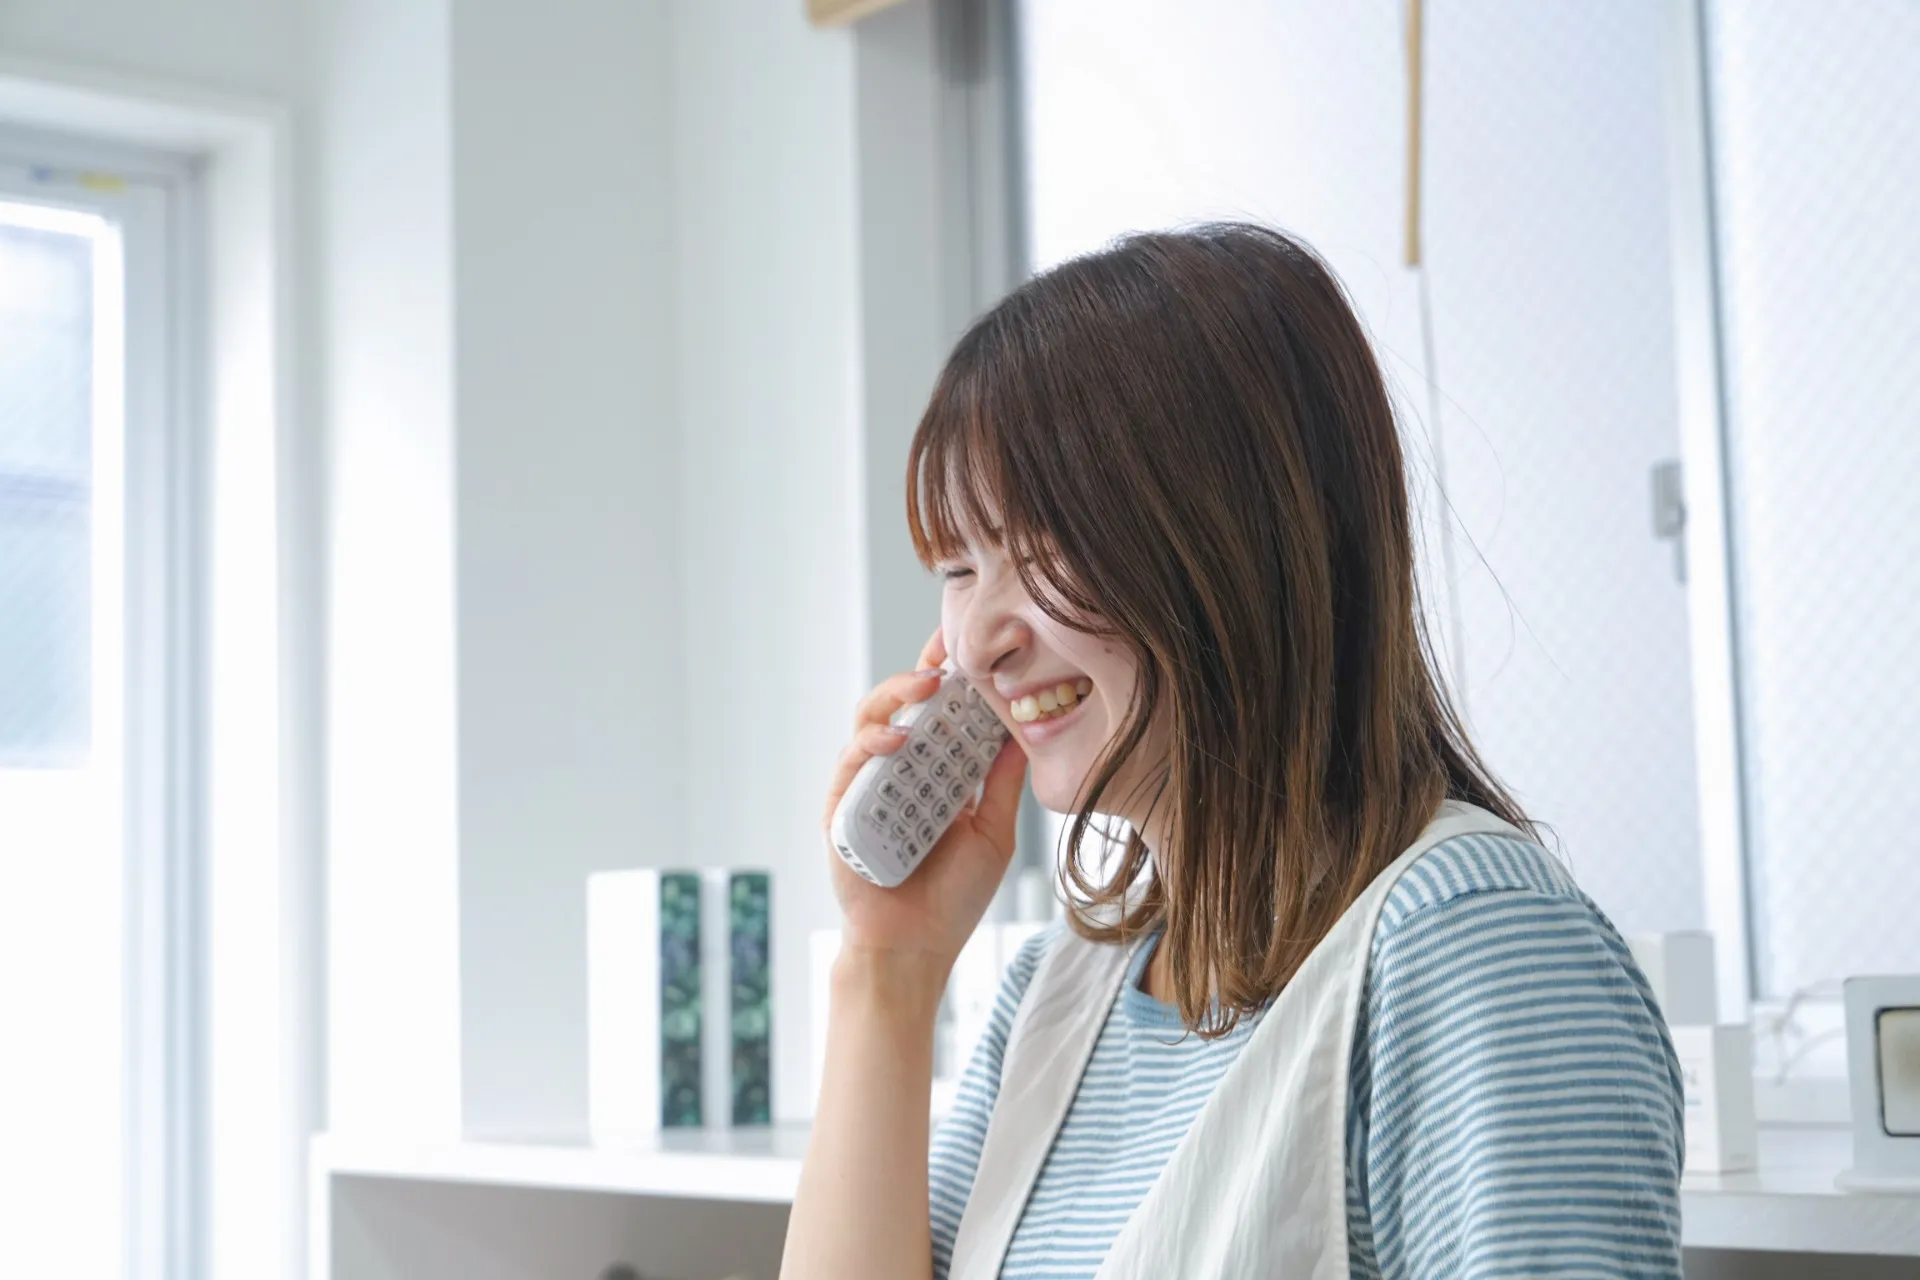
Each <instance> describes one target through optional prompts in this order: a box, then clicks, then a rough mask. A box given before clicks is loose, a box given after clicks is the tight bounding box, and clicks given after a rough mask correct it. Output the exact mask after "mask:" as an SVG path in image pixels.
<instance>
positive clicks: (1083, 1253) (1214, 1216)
mask: <svg viewBox="0 0 1920 1280" xmlns="http://www.w3.org/2000/svg"><path fill="white" fill-rule="evenodd" d="M908 520H909V523H910V525H911V527H912V532H913V537H914V541H915V545H916V546H917V548H918V549H919V552H920V555H921V558H922V559H923V560H924V561H926V562H927V563H929V564H930V565H932V566H934V567H936V568H937V569H938V571H939V572H940V573H941V574H942V575H943V576H944V578H945V588H944V598H943V602H942V606H941V622H940V630H939V631H938V632H937V633H936V634H935V636H934V638H933V640H932V641H930V642H929V644H928V647H927V649H926V650H925V652H923V653H922V655H921V664H920V665H921V667H922V670H919V671H916V672H914V673H912V674H904V675H898V676H894V677H892V678H891V679H888V680H886V681H884V682H882V683H881V684H880V685H878V686H877V687H876V688H875V689H874V690H873V691H872V692H871V693H870V694H869V695H868V696H867V697H866V698H865V699H864V700H863V701H862V702H861V703H860V705H859V707H858V709H857V711H856V714H855V732H854V738H853V742H852V744H851V745H850V746H849V747H848V748H847V751H846V753H845V754H844V755H843V756H842V758H841V759H840V761H839V764H838V768H837V771H836V773H835V775H834V778H833V780H832V783H831V785H830V787H829V795H828V798H827V812H828V814H829V815H831V813H832V810H833V806H834V804H835V803H836V802H837V801H838V799H839V796H840V794H841V793H842V792H843V791H844V790H845V789H846V786H847V784H848V783H849V781H850V780H851V778H852V776H853V774H854V772H855V771H856V770H857V769H858V768H859V767H860V765H861V764H862V763H864V762H865V761H866V760H867V759H868V758H869V757H870V756H872V755H875V754H884V753H886V752H888V751H891V750H894V749H896V748H897V746H898V745H899V741H900V735H899V734H898V733H897V732H896V731H894V730H892V729H891V728H890V727H889V725H888V719H889V717H890V716H891V715H892V713H893V712H894V711H896V710H897V709H898V708H899V707H901V706H902V705H904V704H906V703H909V702H912V701H915V700H918V699H922V698H925V697H926V696H928V694H929V693H930V692H931V691H932V690H933V688H934V687H935V686H936V684H937V677H938V671H937V670H934V669H933V668H935V666H936V664H939V663H942V662H945V661H949V660H950V661H951V662H953V663H954V664H956V665H957V666H958V667H959V669H961V670H962V671H963V672H964V673H965V674H966V675H967V676H968V677H969V678H970V679H971V680H972V682H973V683H974V685H975V686H976V687H977V688H978V689H979V690H980V691H981V692H982V693H983V694H984V695H985V696H986V697H987V699H988V701H989V702H990V703H991V704H992V705H993V706H994V707H995V708H996V710H998V711H999V713H1000V714H1001V716H1002V718H1003V720H1005V722H1006V723H1007V726H1008V728H1009V729H1010V730H1011V731H1012V733H1013V734H1014V740H1013V742H1011V743H1010V744H1009V745H1008V746H1007V747H1006V749H1005V750H1004V751H1003V752H1002V753H1001V755H1000V757H999V759H998V760H997V761H996V763H995V764H994V766H993V768H992V770H991V771H990V772H989V774H988V776H987V778H986V781H985V784H984V790H983V793H982V795H981V797H980V798H979V800H978V802H977V803H976V804H975V806H974V807H973V808H972V809H971V810H970V811H969V812H968V813H967V814H966V815H965V816H963V817H962V818H961V819H960V820H958V821H957V822H956V823H955V824H954V826H953V827H952V828H951V829H950V830H949V832H948V833H947V834H946V836H945V837H944V838H943V839H942V841H941V842H940V844H939V846H938V847H936V848H935V849H934V851H933V852H932V853H931V854H930V855H929V856H928V858H927V860H926V861H925V863H924V864H923V865H922V867H921V868H920V869H919V871H918V872H916V873H915V874H914V876H913V877H912V878H911V879H909V880H908V881H907V882H906V883H905V884H904V885H902V886H900V887H899V888H897V889H893V890H883V889H877V888H875V887H874V886H872V885H870V884H867V883H866V882H864V881H863V880H861V879H860V878H859V877H858V876H856V875H854V874H853V873H852V872H850V871H849V870H848V869H847V868H846V867H844V866H842V865H840V864H839V862H838V859H837V858H832V857H831V856H830V858H829V862H830V865H831V866H832V874H833V878H834V884H835V887H836V890H837V892H838V894H839V898H840V901H841V904H842V906H843V908H844V911H845V916H846V925H845V933H844V942H843V947H842V951H841V954H840V956H839V959H838V962H837V963H836V965H835V969H834V975H833V991H832V1012H831V1019H830V1024H829V1034H828V1049H827V1062H826V1073H825V1077H824V1082H823V1086H822V1090H821V1096H820V1100H819V1110H818V1114H817V1117H816V1120H815V1127H814V1132H813V1139H812V1146H811V1149H810V1151H809V1152H808V1156H807V1161H806V1166H805V1169H804V1171H803V1173H802V1176H801V1179H800V1188H799V1194H798V1196H797V1197H796V1199H795V1202H794V1207H793V1215H792V1219H791V1225H790V1227H789V1234H788V1241H787V1252H786V1260H785V1265H784V1268H783V1272H782V1274H783V1275H784V1276H785V1277H787V1280H827V1278H829V1277H831V1280H850V1278H855V1277H872V1278H874V1280H911V1278H917V1277H928V1276H932V1277H948V1276H951V1277H953V1280H987V1278H988V1277H993V1276H1005V1277H1010V1278H1012V1277H1040V1276H1046V1277H1069V1276H1093V1275H1095V1274H1098V1275H1100V1276H1102V1277H1121V1276H1129V1277H1132V1276H1138V1277H1149V1276H1151V1277H1156V1278H1159V1280H1167V1278H1171V1277H1180V1278H1182V1280H1186V1278H1187V1277H1200V1276H1208V1277H1243V1276H1244V1277H1254V1276H1261V1277H1265V1276H1285V1277H1289V1278H1290V1280H1291V1278H1292V1277H1297V1276H1312V1277H1326V1278H1328V1280H1333V1278H1336V1277H1345V1276H1367V1277H1373V1276H1383V1277H1436V1276H1447V1277H1453V1276H1472V1277H1478V1276H1562V1275H1565V1276H1571V1275H1580V1276H1678V1275H1679V1274H1680V1229H1679V1197H1678V1183H1679V1175H1680V1165H1681V1112H1680V1080H1679V1073H1678V1069H1677V1065H1676V1063H1675V1060H1674V1057H1673V1053H1672V1049H1671V1046H1670V1044H1669V1043H1668V1040H1667V1037H1666V1033H1665V1029H1664V1026H1663V1024H1662V1022H1661V1019H1660V1016H1659V1013H1658V1011H1657V1009H1656V1008H1655V1006H1654V1003H1653V1000H1652V997H1651V995H1650V993H1649V990H1648V988H1647V985H1646V983H1645V981H1644V979H1643V978H1642V976H1641V975H1640V973H1639V972H1638V970H1637V969H1636V968H1635V967H1634V964H1633V962H1632V960H1631V959H1630V958H1629V955H1628V952H1627V949H1626V947H1625V946H1624V944H1623V943H1622V941H1621V939H1620V937H1619V935H1618V934H1617V933H1616V932H1615V931H1614V929H1613V927H1612V925H1611V924H1610V923H1609V922H1608V921H1607V919H1606V918H1605V917H1604V916H1603V915H1602V914H1601V913H1600V911H1599V910H1598V909H1597V908H1596V907H1595V906H1594V905H1593V904H1592V903H1591V902H1590V901H1588V899H1587V898H1586V897H1585V896H1584V895H1583V894H1582V893H1581V892H1580V891H1579V890H1578V889H1577V888H1576V887H1574V885H1573V884H1572V882H1571V881H1570V879H1569V878H1568V876H1567V874H1566V872H1565V871H1564V870H1563V869H1562V868H1561V866H1560V865H1559V864H1558V863H1557V862H1556V861H1555V860H1554V859H1553V858H1551V857H1550V856H1548V855H1547V854H1546V852H1545V851H1544V850H1543V849H1542V848H1541V847H1540V846H1539V845H1538V844H1537V843H1535V841H1534V839H1533V834H1532V831H1533V829H1532V827H1531V826H1530V824H1529V822H1528V820H1527V819H1526V817H1525V816H1524V815H1523V814H1522V813H1521V812H1520V810H1519V808H1518V806H1517V805H1516V804H1515V803H1514V801H1513V800H1512V798H1511V797H1509V796H1508V795H1507V793H1506V792H1505V791H1504V790H1503V789H1502V787H1501V786H1500V784H1499V783H1498V782H1497V781H1495V780H1494V778H1493V777H1492V776H1491V774H1490V773H1489V772H1488V770H1487V769H1486V768H1485V766H1484V765H1483V764H1482V763H1481V762H1480V760H1479V758H1478V757H1477V756H1476V754H1475V752H1474V750H1473V748H1472V746H1471V745H1470V744H1469V742H1468V741H1467V739H1466V737H1465V734H1464V732H1463V730H1462V728H1461V725H1460V723H1459V721H1458V719H1457V718H1456V717H1455V715H1454V713H1453V711H1452V710H1451V708H1450V707H1449V705H1448V702H1447V699H1446V695H1445V693H1444V692H1443V690H1442V688H1441V686H1440V683H1439V681H1438V680H1437V679H1436V677H1435V675H1434V667H1433V662H1432V660H1431V658H1430V657H1429V656H1428V653H1427V649H1426V646H1425V645H1424V644H1423V638H1422V630H1421V626H1420V622H1419V614H1418V611H1417V606H1416V597H1415V588H1414V571H1413V551H1412V530H1411V522H1410V518H1409V514H1408V499H1407V492H1406V484H1405V477H1404V473H1403V465H1402V459H1401V453H1400V447H1399V442H1398V439H1397V436H1396V433H1395V425H1394V421H1393V415H1392V411H1391V408H1390V405H1389V401H1388V397H1387V392H1386V389H1385V386H1384V385H1383V382H1382V378H1381V375H1380V371H1379V368H1378V366H1377V364H1376V362H1375V361H1374V358H1373V355H1372V352H1371V350H1370V348H1369V347H1368V344H1367V342H1366V339H1365V336H1364V334H1363V332H1362V330H1361V327H1360V325H1359V323H1358V322H1357V320H1356V319H1355V317H1354V315H1353V313H1352V311H1351V309H1350V308H1349V306H1348V304H1347V302H1346V300H1345V298H1344V297H1343V295H1342V293H1341V291H1340V289H1339V287H1338V285H1337V284H1336V283H1335V281H1334V279H1333V278H1332V276H1331V274H1330V273H1329V272H1328V270H1327V269H1326V267H1325V266H1324V265H1323V264H1322V263H1321V262H1320V261H1319V260H1318V259H1317V258H1316V257H1314V255H1313V254H1312V253H1311V252H1309V251H1308V250H1307V249H1305V248H1304V247H1303V246H1301V245H1300V244H1299V243H1297V242H1295V241H1293V240H1291V239H1289V238H1287V237H1286V236H1284V235H1281V234H1278V233H1276V232H1273V231H1269V230H1265V229H1262V228H1258V227H1254V226H1245V225H1223V226H1211V227H1203V228H1199V229H1197V230H1194V231H1191V232H1186V233H1180V234H1152V235H1139V236H1134V237H1132V238H1129V239H1127V240H1125V241H1122V242H1121V243H1119V244H1118V245H1116V246H1115V247H1113V248H1111V249H1109V250H1107V251H1105V252H1103V253H1099V254H1096V255H1093V256H1091V257H1087V258H1082V259H1079V260H1076V261H1073V262H1069V263H1067V264H1065V265H1063V266H1061V267H1059V268H1057V269H1055V270H1053V271H1051V272H1049V273H1047V274H1046V275H1043V276H1041V277H1039V278H1037V279H1035V280H1033V281H1031V282H1029V283H1028V284H1026V285H1025V286H1023V287H1022V288H1021V289H1019V290H1018V291H1017V292H1015V293H1014V294H1012V295H1011V296H1010V297H1008V298H1007V299H1006V300H1005V301H1004V302H1002V303H1001V304H1000V305H998V306H997V307H995V308H994V309H993V310H992V311H991V312H990V313H988V314H987V315H986V316H985V317H984V318H982V319H981V320H980V321H979V322H978V323H977V324H975V325H974V327H973V328H972V330H971V331H970V332H968V334H967V335H966V336H965V337H964V338H963V339H962V340H961V341H960V343H959V345H958V347H957V348H956V349H955V351H954V353H953V355H952V358H951V359H950V360H949V362H948V364H947V367H946V369H945V371H944V372H943V374H942V376H941V378H940V381H939V384H938V386H937V387H936V388H935V390H934V394H933V398H932V402H931V404H930V405H929V407H928V409H927V413H926V416H925V418H924V419H923V420H922V422H921V423H920V426H919V430H918V433H917V434H916V436H915V438H914V442H913V449H912V454H911V459H910V462H909V500H908ZM1062 686H1065V690H1064V692H1063V691H1062ZM1043 691H1052V692H1051V696H1049V697H1046V698H1045V699H1042V698H1041V696H1040V695H1041V694H1042V692H1043ZM1029 769H1030V770H1031V772H1032V779H1033V790H1034V794H1035V795H1036V796H1037V797H1038V799H1039V800H1040V802H1041V803H1042V804H1044V805H1046V806H1047V807H1049V808H1052V809H1056V810H1059V811H1062V812H1069V813H1072V814H1074V815H1075V817H1074V823H1073V829H1072V835H1071V839H1072V840H1073V842H1074V847H1080V842H1081V841H1082V839H1083V838H1085V837H1087V835H1088V831H1089V818H1090V816H1091V815H1093V814H1096V813H1097V814H1102V815H1108V816H1109V817H1113V818H1119V819H1124V821H1125V823H1126V827H1125V830H1126V831H1127V834H1126V836H1125V839H1124V843H1123V844H1120V845H1119V847H1118V848H1116V849H1115V850H1114V851H1113V853H1112V855H1111V856H1110V857H1109V858H1108V859H1107V860H1106V861H1105V862H1104V863H1102V864H1101V865H1098V866H1095V867H1092V868H1088V867H1083V866H1070V867H1069V868H1068V869H1067V871H1066V873H1065V874H1066V875H1067V876H1068V878H1069V879H1070V880H1071V888H1072V890H1073V893H1072V895H1071V896H1072V897H1073V898H1075V899H1076V900H1078V903H1079V904H1080V905H1077V906H1076V908H1075V910H1074V911H1073V913H1072V915H1071V918H1070V927H1055V928H1053V929H1051V930H1049V931H1048V932H1046V933H1044V934H1042V935H1041V936H1040V937H1038V938H1036V939H1034V941H1033V942H1032V943H1030V944H1029V945H1028V946H1027V947H1026V948H1025V949H1024V950H1023V951H1022V952H1021V953H1020V955H1019V956H1018V957H1017V959H1016V960H1015V961H1014V962H1013V964H1012V966H1011V967H1010V969H1009V972H1008V973H1007V975H1006V978H1005V982H1004V986H1003V989H1002V992H1001V995H1000V1001H999V1007H998V1009H997V1010H996V1012H995V1015H994V1018H993V1022H992V1025H991V1028H990V1030H989V1031H988V1033H987V1035H986V1036H985V1038H984V1042H983V1043H982V1044H981V1046H980V1048H979V1050H978V1051H977V1053H976V1054H975V1057H974V1059H973V1061H972V1063H971V1064H970V1065H969V1067H968V1068H967V1071H966V1074H965V1077H964V1079H963V1081H962V1085H961V1090H960V1097H959V1101H958V1103H957V1105H956V1107H955V1110H954V1112H953V1114H952V1115H951V1116H950V1117H949V1118H948V1119H947V1121H946V1122H945V1124H944V1125H943V1126H942V1128H941V1131H940V1133H939V1135H938V1137H937V1138H935V1139H934V1140H933V1141H932V1143H931V1145H930V1144H929V1140H928V1121H927V1108H928V1089H929V1084H930V1078H931V1058H932V1040H933V1036H932V1031H933V1020H934V1013H935V1009H936V1007H937V1005H938V1003H939V1000H940V995H941V991H942V988H943V985H944V983H945V980H946V978H947V975H948V972H949V970H950V969H951V966H952V964H953V962H954V959H955V957H956V956H957V955H958V953H959V951H960V948H961V946H962V944H963V943H964V942H965V941H966V939H967V937H968V935H969V934H970V933H971V932H972V930H973V928H974V926H975V925H976V924H977V923H978V921H979V920H980V918H981V916H982V914H983V913H984V912H985V910H986V908H987V905H988V902H989V900H990V899H991V897H992V896H993V893H994V890H995V888H996V886H997V885H998V884H999V882H1000V880H1001V877H1002V876H1003V874H1004V872H1005V870H1006V867H1007V865H1008V860H1009V858H1010V856H1011V853H1012V849H1013V839H1014V826H1015V810H1016V808H1017V806H1018V803H1019V795H1020V787H1021V779H1022V775H1023V774H1024V773H1025V772H1026V771H1027V770H1029ZM1098 834H1099V833H1098V830H1097V829H1096V831H1095V838H1096V839H1097V838H1098Z"/></svg>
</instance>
